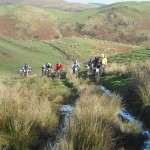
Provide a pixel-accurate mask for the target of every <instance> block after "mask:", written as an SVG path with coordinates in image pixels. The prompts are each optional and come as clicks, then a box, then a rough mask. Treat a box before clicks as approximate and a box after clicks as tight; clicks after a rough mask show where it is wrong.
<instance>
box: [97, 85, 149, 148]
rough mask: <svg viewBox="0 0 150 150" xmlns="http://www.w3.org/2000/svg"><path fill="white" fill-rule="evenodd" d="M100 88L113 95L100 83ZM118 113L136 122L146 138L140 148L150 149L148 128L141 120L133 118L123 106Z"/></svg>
mask: <svg viewBox="0 0 150 150" xmlns="http://www.w3.org/2000/svg"><path fill="white" fill-rule="evenodd" d="M100 89H101V90H102V91H104V92H105V93H106V94H107V95H109V96H112V95H113V94H112V92H111V91H110V90H108V89H106V88H105V87H104V86H102V85H100ZM120 100H121V99H120ZM119 115H120V116H121V117H123V118H124V119H125V120H127V121H129V122H132V123H134V124H137V125H138V126H139V127H140V128H141V130H142V134H143V135H144V137H145V139H146V140H145V142H144V145H143V146H142V148H141V149H142V150H150V129H147V128H145V126H144V124H143V123H142V122H141V121H139V120H137V119H135V118H134V117H133V116H132V114H130V113H129V112H128V111H127V110H126V109H125V108H122V109H121V110H120V112H119Z"/></svg>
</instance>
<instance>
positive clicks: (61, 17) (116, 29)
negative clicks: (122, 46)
mask: <svg viewBox="0 0 150 150" xmlns="http://www.w3.org/2000/svg"><path fill="white" fill-rule="evenodd" d="M149 6H150V3H149V2H140V3H139V2H126V3H116V4H113V5H107V6H104V7H100V8H94V9H88V10H85V11H82V12H70V11H61V10H56V9H49V8H38V7H33V6H24V5H9V6H0V35H3V36H5V37H12V38H20V37H21V38H30V39H44V40H45V39H57V38H60V37H72V36H76V37H90V38H96V39H100V40H109V41H117V42H123V43H130V44H144V45H147V46H148V45H149V43H150V42H149V39H150V33H149V27H150V19H149V15H150V12H149Z"/></svg>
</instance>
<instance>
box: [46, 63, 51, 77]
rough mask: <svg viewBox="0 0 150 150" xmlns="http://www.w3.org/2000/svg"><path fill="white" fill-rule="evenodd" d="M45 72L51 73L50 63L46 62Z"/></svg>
mask: <svg viewBox="0 0 150 150" xmlns="http://www.w3.org/2000/svg"><path fill="white" fill-rule="evenodd" d="M45 66H46V73H47V75H48V76H49V75H51V68H52V65H51V64H50V63H47V64H46V65H45Z"/></svg>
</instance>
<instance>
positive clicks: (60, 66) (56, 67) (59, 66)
mask: <svg viewBox="0 0 150 150" xmlns="http://www.w3.org/2000/svg"><path fill="white" fill-rule="evenodd" d="M62 69H63V67H62V64H56V65H55V67H54V70H62Z"/></svg>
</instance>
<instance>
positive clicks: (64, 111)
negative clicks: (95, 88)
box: [44, 85, 150, 150]
mask: <svg viewBox="0 0 150 150" xmlns="http://www.w3.org/2000/svg"><path fill="white" fill-rule="evenodd" d="M100 89H101V90H102V91H103V92H105V93H106V94H107V95H109V96H112V95H113V94H112V92H111V91H110V90H108V89H106V88H105V87H104V86H101V85H100ZM120 100H121V99H120ZM74 108H75V107H74V106H72V105H63V106H62V107H61V108H60V109H59V111H60V113H61V115H62V125H61V131H60V135H59V137H58V140H56V141H55V143H54V144H53V145H52V146H48V145H50V144H48V145H47V146H46V147H45V148H44V150H50V147H52V148H51V149H52V150H58V149H59V142H58V141H59V138H60V137H61V136H62V135H64V134H65V131H66V126H67V123H68V122H69V119H70V118H71V114H72V112H73V110H74ZM119 115H120V116H121V117H122V118H123V119H125V120H127V121H129V122H132V123H135V124H137V125H138V126H139V127H140V128H141V130H142V134H143V135H144V137H145V139H146V140H145V142H144V144H143V146H142V147H141V150H150V129H147V128H145V127H144V124H143V123H142V122H141V121H139V120H137V119H135V118H134V117H133V116H132V115H131V114H130V113H129V112H128V111H127V110H126V109H125V108H122V109H121V110H120V112H119Z"/></svg>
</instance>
